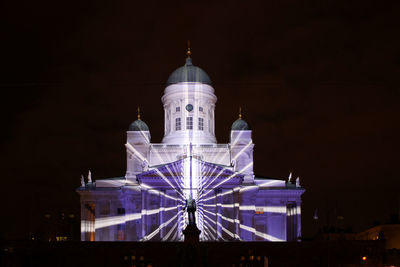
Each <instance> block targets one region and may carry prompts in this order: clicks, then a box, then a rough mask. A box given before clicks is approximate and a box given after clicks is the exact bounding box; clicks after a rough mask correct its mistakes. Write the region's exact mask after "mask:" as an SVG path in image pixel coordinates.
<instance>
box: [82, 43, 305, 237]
mask: <svg viewBox="0 0 400 267" xmlns="http://www.w3.org/2000/svg"><path fill="white" fill-rule="evenodd" d="M161 100H162V103H163V105H164V117H165V120H164V121H165V125H164V138H163V139H162V142H161V143H152V142H151V136H150V131H149V127H148V126H147V125H146V123H145V122H144V121H143V120H141V118H140V114H138V119H137V120H136V121H134V122H133V123H132V124H131V125H130V126H129V129H128V131H127V141H126V144H125V147H126V156H127V168H126V174H125V176H124V177H117V178H108V179H100V180H96V181H95V182H93V181H92V180H91V177H88V181H87V182H86V181H83V180H82V183H81V187H79V188H78V189H77V192H78V193H79V195H80V202H81V240H82V241H117V240H121V241H123V240H125V241H181V240H183V234H182V231H183V229H185V227H186V225H187V223H188V221H187V214H186V213H185V212H184V210H183V209H184V205H185V201H186V199H188V198H189V197H192V198H193V199H195V201H196V204H197V211H196V224H197V227H198V228H199V229H200V231H201V234H200V240H202V241H297V240H299V238H300V237H301V195H302V194H303V193H304V189H303V188H302V187H301V186H300V184H299V181H298V180H297V181H296V182H294V183H292V181H290V179H289V180H288V181H287V182H286V181H284V180H278V179H266V178H257V177H256V176H255V175H254V173H253V148H254V144H253V141H252V131H251V129H250V127H249V125H248V124H247V122H246V121H245V120H244V119H243V118H242V116H241V114H240V115H239V118H238V119H237V120H236V121H235V122H234V123H233V124H232V129H231V133H230V142H229V143H228V144H218V143H217V140H216V138H215V120H214V114H215V105H216V102H217V97H216V95H215V93H214V88H213V86H212V83H211V80H210V78H209V76H208V75H207V74H206V73H205V72H204V71H203V70H202V69H201V68H199V67H196V66H194V65H193V64H192V59H191V58H190V50H189V53H188V57H187V58H186V63H185V65H184V66H182V67H180V68H178V69H177V70H175V71H174V72H173V73H172V74H171V75H170V77H169V78H168V81H167V86H166V88H165V91H164V95H163V96H162V98H161Z"/></svg>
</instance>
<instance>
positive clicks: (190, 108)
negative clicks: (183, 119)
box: [186, 104, 193, 112]
mask: <svg viewBox="0 0 400 267" xmlns="http://www.w3.org/2000/svg"><path fill="white" fill-rule="evenodd" d="M186 110H187V111H189V112H190V111H192V110H193V105H192V104H187V105H186Z"/></svg>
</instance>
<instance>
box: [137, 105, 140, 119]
mask: <svg viewBox="0 0 400 267" xmlns="http://www.w3.org/2000/svg"><path fill="white" fill-rule="evenodd" d="M137 119H138V120H140V107H139V106H138V107H137Z"/></svg>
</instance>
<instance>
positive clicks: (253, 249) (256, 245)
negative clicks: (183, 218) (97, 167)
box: [0, 241, 400, 267]
mask: <svg viewBox="0 0 400 267" xmlns="http://www.w3.org/2000/svg"><path fill="white" fill-rule="evenodd" d="M363 257H366V258H364V259H363ZM0 266H4V267H8V266H52V267H57V266H60V267H61V266H65V267H72V266H85V267H89V266H96V267H99V266H229V267H232V266H269V267H275V266H400V251H399V250H385V249H384V241H313V242H300V243H283V242H282V243H265V242H251V243H248V242H247V243H244V242H243V243H242V242H238V243H222V242H221V243H216V242H201V243H198V244H197V245H190V244H187V243H176V242H164V243H159V242H146V243H139V242H48V243H44V242H2V243H1V253H0Z"/></svg>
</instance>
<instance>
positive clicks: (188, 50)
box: [186, 40, 192, 58]
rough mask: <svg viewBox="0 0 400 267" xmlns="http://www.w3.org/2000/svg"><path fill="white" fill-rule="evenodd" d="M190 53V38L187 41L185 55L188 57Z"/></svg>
mask: <svg viewBox="0 0 400 267" xmlns="http://www.w3.org/2000/svg"><path fill="white" fill-rule="evenodd" d="M191 55H192V51H190V40H188V41H187V51H186V56H187V57H188V58H190V56H191Z"/></svg>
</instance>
